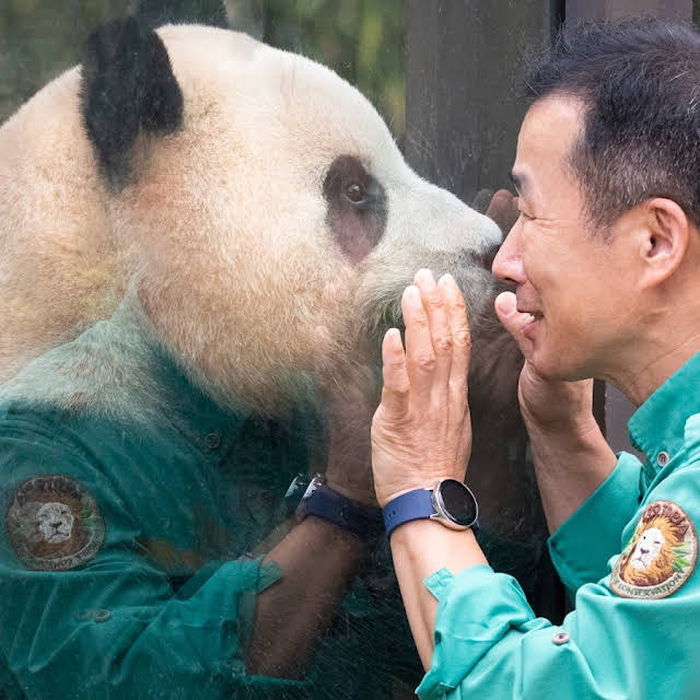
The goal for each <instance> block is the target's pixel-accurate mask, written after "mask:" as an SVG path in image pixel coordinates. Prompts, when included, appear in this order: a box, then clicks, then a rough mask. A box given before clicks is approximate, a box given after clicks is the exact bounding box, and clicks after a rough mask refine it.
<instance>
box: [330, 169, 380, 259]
mask: <svg viewBox="0 0 700 700" xmlns="http://www.w3.org/2000/svg"><path fill="white" fill-rule="evenodd" d="M323 196H324V198H325V200H326V204H327V207H328V216H327V221H328V225H329V227H330V230H331V233H332V235H333V238H334V239H335V241H336V243H337V244H338V245H339V246H340V248H341V250H342V251H343V253H345V255H346V256H347V257H348V258H350V259H351V260H352V261H353V262H360V261H361V260H362V259H363V258H365V257H366V256H367V255H368V254H369V253H370V252H371V251H372V249H373V248H374V247H375V246H376V245H377V243H378V242H379V241H380V239H381V237H382V235H383V234H384V229H385V227H386V220H387V204H386V193H385V191H384V188H383V187H382V185H381V184H380V183H379V182H378V181H377V179H376V178H374V177H373V176H372V175H371V174H370V173H369V172H368V171H367V169H366V168H365V166H364V165H363V164H362V163H361V161H360V160H359V159H358V158H356V157H355V156H350V155H343V156H338V157H337V158H336V159H335V160H334V161H333V162H332V163H331V165H330V167H329V168H328V170H327V172H326V176H325V179H324V181H323Z"/></svg>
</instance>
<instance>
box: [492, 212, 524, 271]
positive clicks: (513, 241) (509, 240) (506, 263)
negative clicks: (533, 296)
mask: <svg viewBox="0 0 700 700" xmlns="http://www.w3.org/2000/svg"><path fill="white" fill-rule="evenodd" d="M519 229H520V223H519V222H517V221H516V222H515V224H514V226H513V228H512V229H511V230H510V232H509V233H508V235H507V236H506V239H505V240H504V241H503V243H502V244H501V247H500V248H499V249H498V253H496V257H495V258H494V259H493V264H492V265H491V272H492V273H493V275H494V276H495V277H498V278H499V279H502V280H504V281H506V282H514V283H515V284H524V283H525V282H526V281H527V277H526V275H525V269H524V268H523V260H522V257H521V255H520V245H519V236H520V231H519Z"/></svg>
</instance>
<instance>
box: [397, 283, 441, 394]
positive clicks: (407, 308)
mask: <svg viewBox="0 0 700 700" xmlns="http://www.w3.org/2000/svg"><path fill="white" fill-rule="evenodd" d="M401 311H402V313H403V320H404V323H405V324H406V369H407V371H408V379H409V381H410V382H411V401H413V402H414V403H416V404H417V405H427V404H429V403H430V395H431V390H432V385H433V374H434V372H435V352H434V351H433V342H432V340H431V338H430V326H429V323H428V315H427V314H426V312H425V309H424V308H423V301H422V299H421V295H420V291H419V289H418V287H416V286H414V285H411V286H409V287H406V290H405V291H404V293H403V297H402V298H401Z"/></svg>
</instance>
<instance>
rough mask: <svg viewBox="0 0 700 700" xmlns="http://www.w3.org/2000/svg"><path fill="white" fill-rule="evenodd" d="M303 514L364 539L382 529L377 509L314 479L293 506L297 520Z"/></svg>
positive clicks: (369, 537) (303, 516)
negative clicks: (325, 521) (296, 505)
mask: <svg viewBox="0 0 700 700" xmlns="http://www.w3.org/2000/svg"><path fill="white" fill-rule="evenodd" d="M307 515H314V516H315V517H317V518H322V519H323V520H327V521H328V522H331V523H333V524H334V525H337V526H338V527H341V528H343V530H347V531H348V532H351V533H352V534H354V535H356V536H357V537H359V538H360V539H361V540H363V541H365V542H366V541H368V540H371V539H372V538H373V537H377V536H378V535H380V534H381V531H382V518H381V514H380V512H379V508H369V507H367V506H363V505H362V504H361V503H357V502H356V501H353V500H351V499H349V498H347V497H345V496H343V495H342V494H340V493H338V492H337V491H334V490H333V489H332V488H330V487H329V486H326V485H325V484H322V483H318V482H315V481H312V483H311V485H310V486H309V488H308V489H307V491H306V493H305V494H304V497H303V498H302V499H301V502H300V503H299V507H298V508H297V517H298V518H299V519H300V520H303V519H304V518H305V517H306V516H307Z"/></svg>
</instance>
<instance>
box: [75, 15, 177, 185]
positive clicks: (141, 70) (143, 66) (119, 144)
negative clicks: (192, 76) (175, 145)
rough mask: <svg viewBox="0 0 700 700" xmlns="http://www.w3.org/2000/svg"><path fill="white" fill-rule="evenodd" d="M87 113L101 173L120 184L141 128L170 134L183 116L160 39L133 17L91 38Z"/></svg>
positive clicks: (85, 75) (85, 78) (84, 93)
mask: <svg viewBox="0 0 700 700" xmlns="http://www.w3.org/2000/svg"><path fill="white" fill-rule="evenodd" d="M81 101H82V115H83V122H84V124H85V128H86V130H87V133H88V136H89V138H90V141H91V142H92V144H93V145H94V147H95V150H96V153H97V158H98V162H99V165H100V168H101V170H102V174H103V175H104V176H105V177H106V178H107V179H108V181H109V182H110V184H111V185H112V186H113V187H116V188H120V187H122V186H123V185H124V184H125V183H126V182H127V181H128V178H129V176H130V174H131V173H130V170H131V167H130V166H131V151H132V146H133V145H134V142H135V140H136V137H137V136H138V134H139V132H140V131H141V130H144V131H148V132H152V133H161V134H169V133H172V132H173V131H175V130H176V129H178V128H179V127H180V126H181V124H182V118H183V98H182V91H181V90H180V86H179V85H178V82H177V80H176V78H175V76H174V74H173V71H172V67H171V65H170V58H169V57H168V52H167V51H166V49H165V46H164V44H163V42H162V41H161V39H160V37H159V36H158V35H157V34H156V33H155V32H154V31H153V29H151V28H150V27H148V26H146V25H145V24H143V23H141V22H139V21H137V20H136V19H135V18H133V17H127V18H126V19H123V20H116V21H114V22H110V23H109V24H105V25H103V26H101V27H99V28H97V29H96V30H95V31H93V32H92V34H91V35H90V37H89V38H88V41H87V45H86V49H85V57H84V60H83V65H82V89H81Z"/></svg>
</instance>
